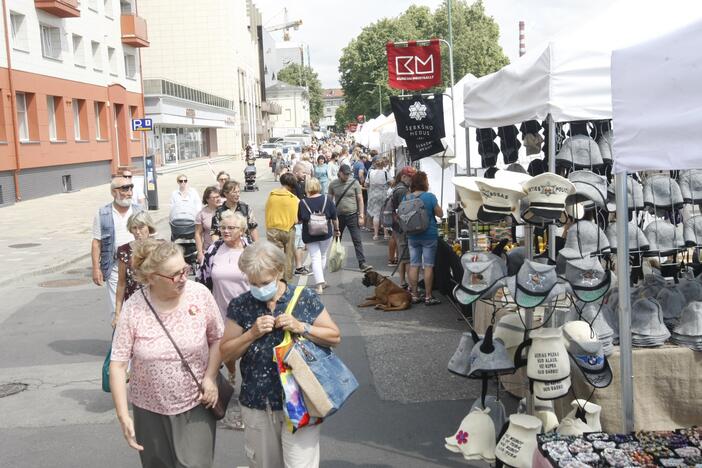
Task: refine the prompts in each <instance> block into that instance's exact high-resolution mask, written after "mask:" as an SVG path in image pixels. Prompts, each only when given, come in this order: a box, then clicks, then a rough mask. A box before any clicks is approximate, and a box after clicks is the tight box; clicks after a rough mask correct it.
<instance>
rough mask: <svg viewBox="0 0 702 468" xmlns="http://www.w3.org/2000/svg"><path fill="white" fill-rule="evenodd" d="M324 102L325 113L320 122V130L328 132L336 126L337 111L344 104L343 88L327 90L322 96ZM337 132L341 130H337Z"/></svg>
mask: <svg viewBox="0 0 702 468" xmlns="http://www.w3.org/2000/svg"><path fill="white" fill-rule="evenodd" d="M322 100H323V102H324V108H323V109H324V111H323V112H324V113H323V115H322V118H321V119H320V120H319V129H320V130H327V129H329V128H330V127H335V126H336V110H337V109H338V108H339V107H340V106H342V105H343V104H344V91H343V90H342V89H341V88H330V89H325V90H324V91H323V94H322ZM342 130H343V129H342ZM337 131H340V130H339V129H337Z"/></svg>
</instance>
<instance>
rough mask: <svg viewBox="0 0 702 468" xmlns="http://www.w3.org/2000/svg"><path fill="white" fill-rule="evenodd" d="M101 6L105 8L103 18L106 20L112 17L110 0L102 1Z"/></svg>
mask: <svg viewBox="0 0 702 468" xmlns="http://www.w3.org/2000/svg"><path fill="white" fill-rule="evenodd" d="M102 3H103V6H104V7H105V16H107V17H108V18H112V17H113V16H114V12H113V11H112V9H113V7H112V0H103V2H102Z"/></svg>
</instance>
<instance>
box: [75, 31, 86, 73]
mask: <svg viewBox="0 0 702 468" xmlns="http://www.w3.org/2000/svg"><path fill="white" fill-rule="evenodd" d="M73 64H74V65H75V66H76V67H85V49H84V48H83V37H82V36H79V35H78V34H74V35H73Z"/></svg>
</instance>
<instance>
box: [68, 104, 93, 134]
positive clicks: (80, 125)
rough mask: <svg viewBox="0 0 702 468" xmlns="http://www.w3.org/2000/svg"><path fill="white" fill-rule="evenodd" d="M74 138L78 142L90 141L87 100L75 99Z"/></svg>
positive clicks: (73, 105)
mask: <svg viewBox="0 0 702 468" xmlns="http://www.w3.org/2000/svg"><path fill="white" fill-rule="evenodd" d="M71 104H72V107H73V136H74V138H75V140H76V141H88V138H89V136H88V116H87V109H86V108H85V99H75V98H74V99H73V102H72V103H71Z"/></svg>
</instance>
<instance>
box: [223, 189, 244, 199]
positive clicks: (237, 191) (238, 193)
mask: <svg viewBox="0 0 702 468" xmlns="http://www.w3.org/2000/svg"><path fill="white" fill-rule="evenodd" d="M227 195H241V190H232V191H231V192H227V193H225V194H224V196H225V197H226V196H227Z"/></svg>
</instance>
